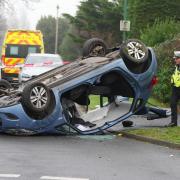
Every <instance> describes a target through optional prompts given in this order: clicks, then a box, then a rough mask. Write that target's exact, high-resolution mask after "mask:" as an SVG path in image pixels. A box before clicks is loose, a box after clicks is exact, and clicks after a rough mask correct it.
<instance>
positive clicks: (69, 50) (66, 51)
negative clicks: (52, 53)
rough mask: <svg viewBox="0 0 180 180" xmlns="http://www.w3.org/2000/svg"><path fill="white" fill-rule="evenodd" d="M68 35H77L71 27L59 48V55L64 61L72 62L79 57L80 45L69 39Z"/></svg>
mask: <svg viewBox="0 0 180 180" xmlns="http://www.w3.org/2000/svg"><path fill="white" fill-rule="evenodd" d="M70 34H77V30H76V29H75V28H74V26H72V25H71V27H70V28H69V30H68V32H67V33H66V35H65V37H64V39H63V41H62V44H61V46H60V54H61V56H62V57H63V59H64V60H68V61H73V60H75V59H76V58H77V57H78V56H81V45H80V44H79V43H76V42H74V41H73V39H72V38H71V35H70Z"/></svg>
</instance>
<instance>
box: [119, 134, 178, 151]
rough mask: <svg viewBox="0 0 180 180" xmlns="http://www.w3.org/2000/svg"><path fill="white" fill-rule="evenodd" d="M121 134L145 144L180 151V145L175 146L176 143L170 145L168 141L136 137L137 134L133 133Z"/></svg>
mask: <svg viewBox="0 0 180 180" xmlns="http://www.w3.org/2000/svg"><path fill="white" fill-rule="evenodd" d="M119 134H122V136H123V137H127V138H131V139H135V140H139V141H144V142H149V143H152V144H156V145H160V146H166V147H169V148H173V149H178V150H180V144H175V143H170V142H167V141H162V140H157V139H153V138H149V137H144V136H140V135H135V134H131V133H128V132H124V131H120V132H119Z"/></svg>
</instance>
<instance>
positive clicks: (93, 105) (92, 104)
mask: <svg viewBox="0 0 180 180" xmlns="http://www.w3.org/2000/svg"><path fill="white" fill-rule="evenodd" d="M89 99H90V105H89V109H90V110H92V109H95V108H96V106H97V105H100V96H98V95H90V96H89ZM106 102H107V98H105V97H104V98H103V103H106Z"/></svg>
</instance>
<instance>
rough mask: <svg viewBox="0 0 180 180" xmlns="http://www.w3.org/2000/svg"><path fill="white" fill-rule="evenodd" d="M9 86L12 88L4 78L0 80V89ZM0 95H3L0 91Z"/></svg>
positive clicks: (5, 88) (6, 88)
mask: <svg viewBox="0 0 180 180" xmlns="http://www.w3.org/2000/svg"><path fill="white" fill-rule="evenodd" d="M11 88H12V86H11V84H10V83H9V82H8V81H6V80H4V79H1V80H0V90H2V91H5V90H9V89H11ZM0 95H3V92H0Z"/></svg>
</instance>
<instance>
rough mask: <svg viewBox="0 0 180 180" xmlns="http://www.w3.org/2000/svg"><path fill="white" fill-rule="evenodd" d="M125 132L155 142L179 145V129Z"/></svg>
mask: <svg viewBox="0 0 180 180" xmlns="http://www.w3.org/2000/svg"><path fill="white" fill-rule="evenodd" d="M127 132H129V133H131V134H135V135H140V136H145V137H150V138H153V139H157V140H163V141H168V142H171V143H176V144H180V127H169V128H151V129H138V130H128V131H127Z"/></svg>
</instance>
